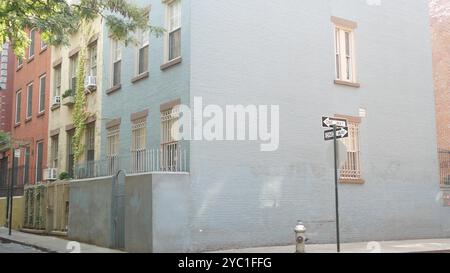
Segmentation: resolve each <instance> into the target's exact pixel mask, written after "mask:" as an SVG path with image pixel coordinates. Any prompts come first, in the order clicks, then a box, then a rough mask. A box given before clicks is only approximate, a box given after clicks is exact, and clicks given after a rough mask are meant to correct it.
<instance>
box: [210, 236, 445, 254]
mask: <svg viewBox="0 0 450 273" xmlns="http://www.w3.org/2000/svg"><path fill="white" fill-rule="evenodd" d="M294 252H295V245H291V246H274V247H260V248H245V249H230V250H223V251H215V252H212V253H294ZM341 252H342V253H414V252H448V253H450V239H426V240H406V241H386V242H360V243H346V244H341ZM306 253H337V250H336V244H321V245H306Z"/></svg>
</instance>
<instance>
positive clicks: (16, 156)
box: [14, 149, 20, 158]
mask: <svg viewBox="0 0 450 273" xmlns="http://www.w3.org/2000/svg"><path fill="white" fill-rule="evenodd" d="M14 157H15V158H20V149H15V150H14Z"/></svg>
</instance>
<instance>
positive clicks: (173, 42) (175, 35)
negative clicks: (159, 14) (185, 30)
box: [169, 28, 181, 61]
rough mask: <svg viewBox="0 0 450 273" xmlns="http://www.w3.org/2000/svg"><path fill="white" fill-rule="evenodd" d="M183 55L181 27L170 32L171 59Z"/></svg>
mask: <svg viewBox="0 0 450 273" xmlns="http://www.w3.org/2000/svg"><path fill="white" fill-rule="evenodd" d="M180 56H181V28H179V29H176V30H174V31H172V32H170V33H169V61H171V60H173V59H176V58H178V57H180Z"/></svg>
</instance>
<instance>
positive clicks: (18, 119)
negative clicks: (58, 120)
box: [9, 30, 50, 184]
mask: <svg viewBox="0 0 450 273" xmlns="http://www.w3.org/2000/svg"><path fill="white" fill-rule="evenodd" d="M28 33H29V35H30V39H31V43H30V47H29V48H27V50H26V53H25V56H24V58H23V59H18V58H16V59H15V61H14V66H15V75H14V89H13V92H14V95H13V102H12V138H13V141H15V142H17V143H20V145H21V146H20V150H21V156H20V158H19V159H17V162H16V164H15V165H16V166H20V169H19V172H18V174H17V180H16V181H17V183H18V184H20V183H24V184H34V183H36V182H42V181H43V169H45V168H46V165H47V164H46V163H47V140H48V110H49V92H48V90H49V86H50V50H49V48H48V47H47V46H46V45H45V44H44V43H41V39H40V35H39V33H38V32H37V31H33V30H31V31H28ZM9 163H10V165H11V163H12V162H11V160H10V162H9Z"/></svg>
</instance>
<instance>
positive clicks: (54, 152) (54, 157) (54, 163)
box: [51, 135, 59, 168]
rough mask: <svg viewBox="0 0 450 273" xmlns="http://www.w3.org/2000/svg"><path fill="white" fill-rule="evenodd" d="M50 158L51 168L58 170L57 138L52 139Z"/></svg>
mask: <svg viewBox="0 0 450 273" xmlns="http://www.w3.org/2000/svg"><path fill="white" fill-rule="evenodd" d="M51 149H52V150H51V158H52V167H53V168H58V152H59V136H58V135H56V136H53V137H52V147H51Z"/></svg>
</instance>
